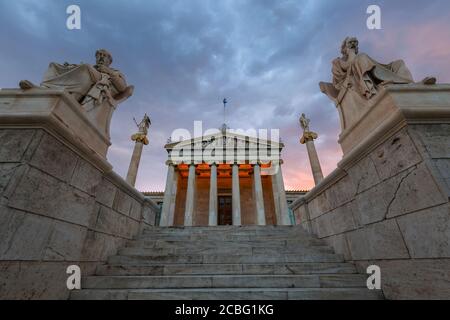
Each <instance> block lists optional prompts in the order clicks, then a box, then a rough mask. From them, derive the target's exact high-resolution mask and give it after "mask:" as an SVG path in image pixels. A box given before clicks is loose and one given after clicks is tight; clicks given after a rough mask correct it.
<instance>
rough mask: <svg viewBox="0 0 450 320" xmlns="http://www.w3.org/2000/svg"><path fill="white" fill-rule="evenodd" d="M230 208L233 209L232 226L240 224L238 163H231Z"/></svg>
mask: <svg viewBox="0 0 450 320" xmlns="http://www.w3.org/2000/svg"><path fill="white" fill-rule="evenodd" d="M232 174H233V182H232V185H233V186H232V210H233V226H240V225H242V221H241V194H240V192H241V191H240V188H239V165H238V164H236V163H235V164H233V168H232Z"/></svg>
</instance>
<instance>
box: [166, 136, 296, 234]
mask: <svg viewBox="0 0 450 320" xmlns="http://www.w3.org/2000/svg"><path fill="white" fill-rule="evenodd" d="M283 147H284V145H283V144H282V143H281V142H275V141H270V140H265V139H260V138H255V137H251V136H248V135H243V134H239V133H235V132H232V131H231V130H229V129H227V128H226V127H223V128H222V130H221V131H218V132H217V133H214V134H210V135H205V136H201V137H198V138H192V139H187V140H182V141H178V142H170V143H168V144H167V145H166V146H165V148H166V150H167V152H168V160H167V165H168V173H167V180H166V187H165V191H164V200H163V206H162V210H161V220H160V225H161V226H216V225H236V226H239V225H291V224H293V222H294V221H293V217H292V215H291V214H290V212H289V208H288V205H287V199H286V192H285V189H284V183H283V176H282V171H281V165H282V163H283V161H282V159H281V151H282V149H283Z"/></svg>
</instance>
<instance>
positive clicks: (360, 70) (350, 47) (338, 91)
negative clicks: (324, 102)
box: [319, 37, 436, 104]
mask: <svg viewBox="0 0 450 320" xmlns="http://www.w3.org/2000/svg"><path fill="white" fill-rule="evenodd" d="M341 54H342V56H341V57H340V58H336V59H335V60H333V63H332V74H333V83H327V82H321V83H320V84H319V85H320V89H321V91H322V92H323V93H325V94H326V95H327V96H328V97H329V98H330V99H332V100H333V101H335V102H336V103H337V104H339V103H341V102H342V100H343V98H344V96H345V94H346V93H347V91H348V90H352V91H354V92H356V93H357V94H358V95H359V96H360V97H362V98H363V99H365V100H370V99H371V98H372V97H374V96H375V95H376V94H377V93H378V92H379V90H380V89H381V88H382V87H383V86H385V85H388V84H408V83H414V80H413V77H412V75H411V72H410V71H409V69H408V68H407V66H406V64H405V63H404V61H403V60H396V61H394V62H391V63H389V64H382V63H379V62H377V61H375V60H374V59H372V58H371V57H370V56H368V55H367V54H365V53H362V52H359V42H358V39H357V38H355V37H347V38H345V40H344V41H343V43H342V45H341ZM421 83H422V84H426V85H431V84H435V83H436V78H434V77H427V78H425V79H423V80H422V81H421Z"/></svg>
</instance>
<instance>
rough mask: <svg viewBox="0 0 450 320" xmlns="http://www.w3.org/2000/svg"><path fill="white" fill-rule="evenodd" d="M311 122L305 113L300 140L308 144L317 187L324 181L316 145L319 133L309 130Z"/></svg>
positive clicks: (302, 117)
mask: <svg viewBox="0 0 450 320" xmlns="http://www.w3.org/2000/svg"><path fill="white" fill-rule="evenodd" d="M309 121H310V120H309V119H307V118H306V117H305V114H304V113H303V114H302V116H301V118H300V125H301V127H302V128H303V136H302V137H301V139H300V143H301V144H306V150H307V151H308V157H309V163H310V165H311V171H312V174H313V177H314V183H315V184H316V185H317V184H319V182H320V181H322V180H323V173H322V168H321V166H320V161H319V156H318V155H317V151H316V146H315V145H314V140H315V139H317V137H318V135H317V133H315V132H312V131H310V130H309Z"/></svg>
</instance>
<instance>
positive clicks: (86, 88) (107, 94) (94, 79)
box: [19, 49, 134, 139]
mask: <svg viewBox="0 0 450 320" xmlns="http://www.w3.org/2000/svg"><path fill="white" fill-rule="evenodd" d="M95 58H96V64H95V65H90V64H86V63H82V64H69V63H67V62H66V63H64V64H59V63H54V62H52V63H50V65H49V67H48V70H47V72H46V74H45V75H44V79H43V81H42V83H41V84H40V86H37V85H34V84H33V83H31V82H30V81H28V80H22V81H20V82H19V86H20V88H21V89H23V90H30V89H33V88H39V89H64V90H65V91H67V92H68V93H69V94H70V95H71V96H72V97H74V98H75V100H76V101H78V102H79V103H80V105H81V107H82V108H83V109H84V110H85V111H86V112H87V116H88V118H89V120H90V121H91V122H92V123H93V124H94V125H95V126H96V127H97V128H98V129H99V130H100V132H102V133H103V134H104V135H105V136H106V137H107V138H108V139H109V126H110V122H111V117H112V114H113V112H114V110H115V109H116V107H117V106H118V104H119V103H121V102H123V101H124V100H126V99H128V98H129V97H130V96H131V95H132V94H133V90H134V87H133V86H128V85H127V82H126V80H125V76H124V75H123V74H122V73H121V72H120V71H119V70H116V69H113V68H111V64H112V62H113V58H112V55H111V54H110V53H109V52H108V51H107V50H105V49H99V50H97V52H96V53H95Z"/></svg>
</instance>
